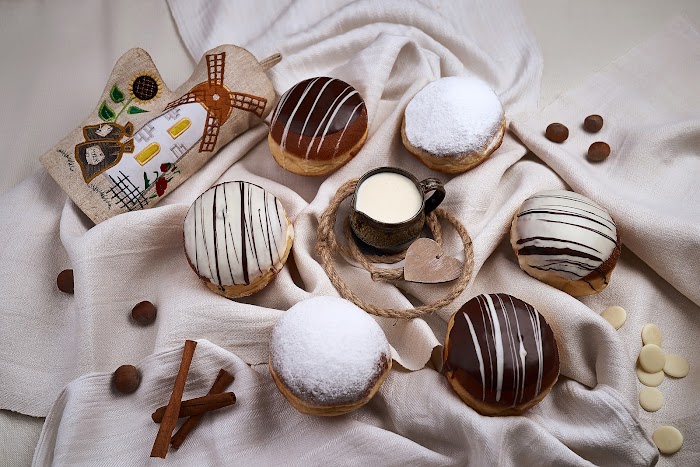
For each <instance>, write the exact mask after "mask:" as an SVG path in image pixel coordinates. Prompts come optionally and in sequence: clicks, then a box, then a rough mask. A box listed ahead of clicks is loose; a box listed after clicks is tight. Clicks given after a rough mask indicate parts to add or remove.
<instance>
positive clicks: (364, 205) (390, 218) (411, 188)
mask: <svg viewBox="0 0 700 467" xmlns="http://www.w3.org/2000/svg"><path fill="white" fill-rule="evenodd" d="M422 206H423V197H422V196H421V194H420V191H418V188H416V185H415V184H414V183H413V180H411V179H410V178H407V177H404V176H403V175H401V174H398V173H395V172H379V173H377V174H374V175H372V176H370V177H368V178H367V179H366V180H365V181H363V182H362V184H361V185H360V186H359V187H358V188H357V195H356V199H355V209H356V210H357V211H359V212H362V213H364V214H367V215H368V216H369V217H371V218H372V219H374V220H377V221H380V222H384V223H387V224H397V223H400V222H404V221H407V220H409V219H411V218H412V217H413V216H415V215H416V214H417V213H418V212H419V211H420V209H421V207H422Z"/></svg>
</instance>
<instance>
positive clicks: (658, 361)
mask: <svg viewBox="0 0 700 467" xmlns="http://www.w3.org/2000/svg"><path fill="white" fill-rule="evenodd" d="M665 363H666V356H665V355H664V352H663V350H661V348H660V347H659V346H658V345H654V344H647V345H645V346H644V347H642V351H641V352H639V364H640V365H641V366H642V368H643V369H644V371H646V372H647V373H657V372H659V371H662V370H663V369H664V364H665Z"/></svg>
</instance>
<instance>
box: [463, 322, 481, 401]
mask: <svg viewBox="0 0 700 467" xmlns="http://www.w3.org/2000/svg"><path fill="white" fill-rule="evenodd" d="M464 317H465V318H466V319H467V324H468V325H469V333H470V334H471V335H472V341H473V342H474V348H475V349H476V358H477V359H478V360H479V372H480V373H481V388H482V390H483V394H482V396H481V400H486V376H485V375H484V357H483V356H482V352H481V346H480V345H479V339H477V337H476V332H474V325H473V324H472V320H471V319H469V316H468V315H467V314H466V313H464Z"/></svg>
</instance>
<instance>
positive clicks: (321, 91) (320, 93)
mask: <svg viewBox="0 0 700 467" xmlns="http://www.w3.org/2000/svg"><path fill="white" fill-rule="evenodd" d="M317 79H319V78H317ZM333 81H335V78H332V79H329V80H328V81H326V83H325V84H324V85H323V87H322V88H321V90H320V91H319V92H318V94H317V95H316V99H314V103H313V105H311V111H310V112H309V113H308V114H306V119H305V120H304V126H302V127H301V132H300V133H299V141H298V142H297V144H301V138H302V137H303V136H304V130H306V124H307V123H309V119H310V118H311V114H313V113H314V110H315V109H316V103H317V102H318V100H319V99H320V98H321V96H322V95H323V92H324V91H325V90H326V88H327V87H328V85H329V84H331V83H332V82H333ZM319 125H320V123H319Z"/></svg>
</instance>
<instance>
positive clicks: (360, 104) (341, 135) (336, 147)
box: [333, 102, 365, 157]
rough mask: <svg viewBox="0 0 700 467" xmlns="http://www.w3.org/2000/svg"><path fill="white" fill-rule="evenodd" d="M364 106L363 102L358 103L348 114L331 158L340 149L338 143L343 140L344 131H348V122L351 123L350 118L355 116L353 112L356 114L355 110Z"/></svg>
mask: <svg viewBox="0 0 700 467" xmlns="http://www.w3.org/2000/svg"><path fill="white" fill-rule="evenodd" d="M364 105H365V103H364V102H360V103H359V104H357V105H356V106H355V108H354V109H352V113H351V114H350V117H349V118H348V121H347V122H345V126H344V127H343V131H342V132H341V133H340V137H339V138H338V142H337V143H335V149H334V150H333V157H335V156H336V154H338V148H339V147H340V142H341V141H342V140H343V135H344V134H345V130H347V129H348V125H350V122H351V121H352V117H354V116H355V112H357V109H359V108H360V107H362V106H364Z"/></svg>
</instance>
